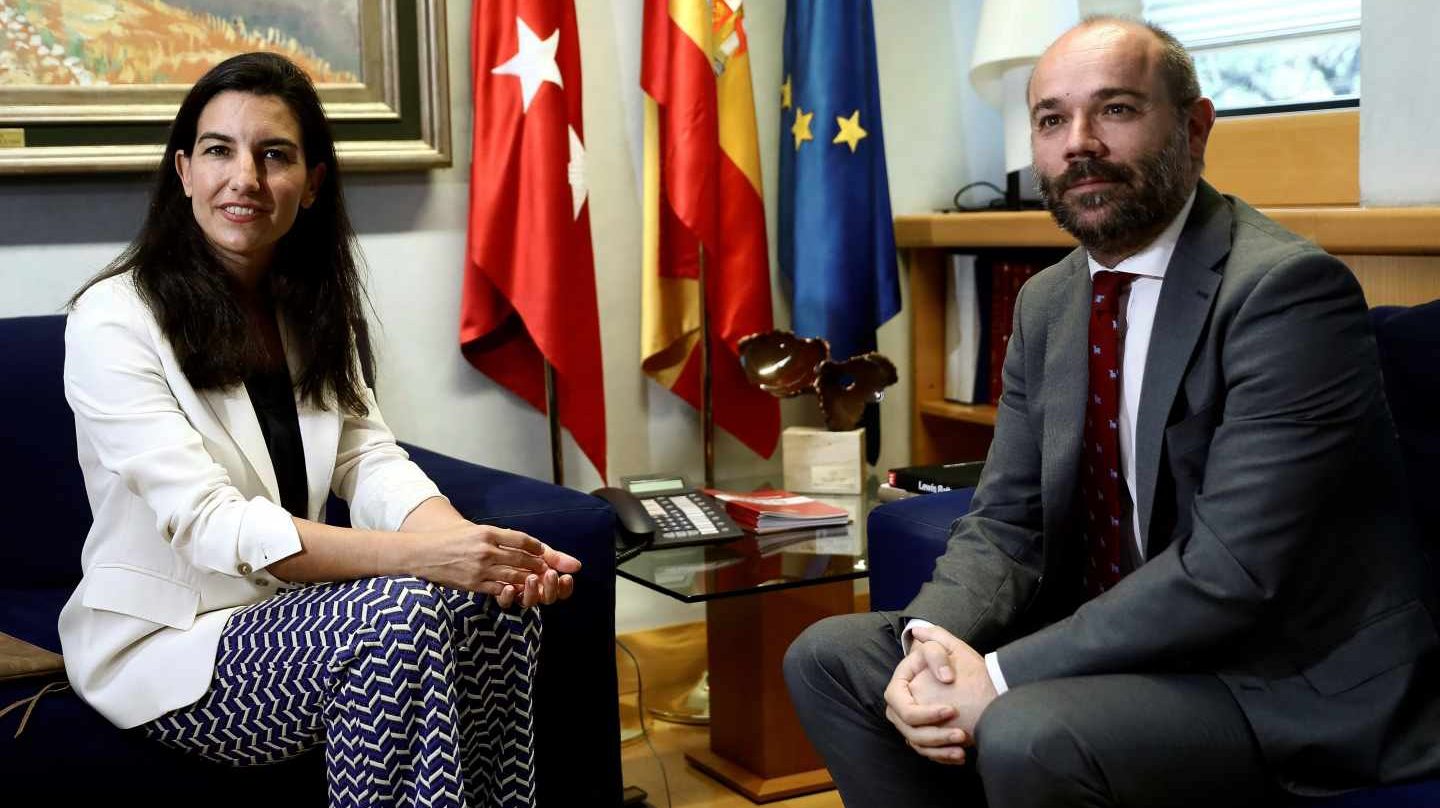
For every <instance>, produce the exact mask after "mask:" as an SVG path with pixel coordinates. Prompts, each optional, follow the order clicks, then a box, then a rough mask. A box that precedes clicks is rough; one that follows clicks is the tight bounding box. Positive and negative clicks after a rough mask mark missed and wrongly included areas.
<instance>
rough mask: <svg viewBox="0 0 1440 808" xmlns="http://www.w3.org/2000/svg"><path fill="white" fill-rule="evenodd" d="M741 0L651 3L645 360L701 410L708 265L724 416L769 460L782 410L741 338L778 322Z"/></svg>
mask: <svg viewBox="0 0 1440 808" xmlns="http://www.w3.org/2000/svg"><path fill="white" fill-rule="evenodd" d="M742 2H743V0H711V2H706V0H645V29H644V51H643V53H642V57H641V67H640V85H641V87H642V88H643V89H644V90H645V93H646V95H647V97H646V99H645V171H644V199H645V203H644V210H645V226H644V251H645V258H644V265H643V279H642V282H641V294H642V303H641V330H640V350H641V354H640V355H641V366H642V367H643V368H644V370H645V373H646V374H647V375H649V376H650V377H651V378H652V379H654V380H655V381H656V382H657V383H658V384H660V385H662V386H664V387H665V388H667V389H669V390H670V391H671V392H673V393H675V394H676V395H678V396H680V397H681V398H682V399H684V400H685V401H687V402H689V403H690V405H691V406H693V407H696V408H697V409H698V408H699V407H700V377H701V367H700V351H699V350H698V348H699V342H700V284H699V279H700V260H701V250H702V248H703V251H704V261H705V283H706V301H707V305H708V308H709V315H710V338H711V342H710V361H711V367H712V373H713V410H714V413H715V423H717V424H719V425H720V427H721V428H723V429H725V430H726V431H728V432H729V433H730V434H732V435H734V436H735V437H737V438H739V439H740V441H741V442H743V443H744V444H745V445H746V446H748V447H750V449H751V450H753V451H754V452H756V453H757V454H760V455H761V456H763V457H769V456H770V455H771V454H773V453H774V451H775V445H776V443H777V441H778V440H779V435H780V405H779V402H778V401H776V400H775V399H774V398H773V397H771V396H770V395H769V394H768V393H765V392H763V391H761V390H759V389H758V388H755V387H753V386H751V385H750V384H749V383H748V382H747V381H746V380H745V376H744V373H743V372H742V370H741V368H740V360H739V352H738V348H737V345H738V343H739V341H740V340H741V339H742V338H743V337H745V336H748V335H750V334H754V333H757V332H760V331H768V330H770V328H771V327H772V324H773V320H772V315H771V302H770V266H769V252H768V250H767V247H766V243H765V206H764V201H763V195H762V192H761V185H760V148H759V143H758V140H757V137H756V128H755V98H754V94H753V92H752V90H751V85H750V53H749V48H748V43H747V42H746V35H745V15H744V9H743V7H742Z"/></svg>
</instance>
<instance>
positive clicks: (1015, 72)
mask: <svg viewBox="0 0 1440 808" xmlns="http://www.w3.org/2000/svg"><path fill="white" fill-rule="evenodd" d="M1079 21H1080V11H1079V8H1078V6H1077V3H1076V0H985V5H984V6H983V7H982V8H981V10H980V29H979V31H978V32H977V34H976V37H975V56H974V58H973V59H972V60H971V63H970V83H971V84H973V85H975V91H976V92H978V93H979V94H980V97H981V98H983V99H985V102H986V103H988V104H989V105H990V106H992V107H995V108H997V109H999V110H1000V112H1001V115H1002V117H1003V118H1004V121H1005V206H1006V207H1007V208H1010V209H1011V210H1018V209H1019V208H1021V207H1022V204H1021V201H1020V172H1021V171H1023V170H1025V169H1026V168H1029V167H1030V163H1031V157H1030V109H1029V106H1030V105H1029V103H1028V101H1027V100H1026V98H1025V85H1026V83H1027V82H1028V81H1029V80H1030V71H1031V70H1032V69H1033V68H1034V66H1035V62H1036V60H1038V59H1039V58H1040V54H1041V53H1043V52H1044V51H1045V49H1046V48H1047V47H1049V46H1050V43H1051V42H1054V41H1055V38H1056V37H1058V36H1060V35H1061V34H1062V33H1064V32H1065V31H1067V30H1069V29H1070V28H1072V27H1073V26H1074V25H1075V24H1076V23H1078V22H1079Z"/></svg>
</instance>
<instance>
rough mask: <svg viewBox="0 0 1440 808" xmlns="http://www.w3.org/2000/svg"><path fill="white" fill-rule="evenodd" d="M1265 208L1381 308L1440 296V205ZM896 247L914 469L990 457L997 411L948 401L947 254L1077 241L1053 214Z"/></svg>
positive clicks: (920, 228) (992, 219)
mask: <svg viewBox="0 0 1440 808" xmlns="http://www.w3.org/2000/svg"><path fill="white" fill-rule="evenodd" d="M1262 210H1263V211H1264V212H1265V214H1266V215H1268V216H1270V217H1271V218H1273V219H1275V220H1276V221H1278V222H1279V223H1281V224H1282V225H1284V226H1285V227H1288V228H1289V229H1291V230H1293V231H1295V232H1297V233H1299V234H1301V235H1303V236H1305V237H1306V238H1309V239H1311V240H1313V241H1315V242H1316V243H1317V244H1319V245H1320V246H1322V247H1324V248H1325V249H1326V250H1328V251H1330V252H1331V253H1333V254H1334V255H1336V256H1337V257H1339V258H1340V259H1341V260H1343V261H1344V262H1345V263H1346V264H1347V265H1348V266H1349V267H1350V269H1351V270H1352V271H1353V272H1354V273H1355V275H1356V277H1357V279H1359V281H1360V285H1361V287H1362V288H1364V290H1365V297H1366V299H1367V300H1368V301H1369V303H1370V305H1372V306H1377V305H1390V304H1399V305H1413V304H1415V303H1422V302H1425V301H1428V300H1434V299H1436V298H1440V207H1415V208H1361V207H1354V206H1326V205H1317V206H1309V207H1267V208H1262ZM895 241H896V246H898V247H899V248H900V249H901V250H902V252H903V254H904V255H905V258H906V263H907V265H908V268H909V271H910V306H911V323H912V327H911V343H910V348H911V365H910V367H911V374H912V381H913V385H914V389H913V393H912V402H913V403H912V413H911V430H910V455H911V459H910V462H911V463H913V464H917V465H919V464H928V463H943V462H958V461H962V460H981V459H984V457H985V452H986V451H987V450H988V449H989V447H990V436H991V433H992V431H993V429H994V426H995V408H994V407H993V406H981V405H970V404H957V403H954V402H951V401H946V400H945V397H944V390H945V361H944V345H945V270H946V256H947V255H949V254H950V253H952V252H965V251H970V250H979V249H997V248H999V249H1004V248H1015V249H1028V248H1036V247H1051V248H1055V247H1060V248H1064V247H1074V246H1075V242H1074V240H1073V239H1071V238H1070V236H1069V235H1068V234H1067V233H1065V232H1064V231H1062V230H1060V229H1059V228H1058V227H1056V226H1055V224H1054V222H1053V221H1052V220H1051V219H1050V216H1049V214H1048V213H1045V212H1044V211H1017V212H994V213H988V212H987V213H936V214H921V215H912V216H898V217H896V219H895Z"/></svg>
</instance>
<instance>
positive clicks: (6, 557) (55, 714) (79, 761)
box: [0, 316, 621, 808]
mask: <svg viewBox="0 0 1440 808" xmlns="http://www.w3.org/2000/svg"><path fill="white" fill-rule="evenodd" d="M64 328H65V319H64V317H62V316H46V317H20V318H10V319H0V469H3V472H0V473H3V475H4V483H3V485H0V512H3V513H4V514H5V524H4V527H3V528H0V632H3V633H6V634H9V635H11V636H14V637H18V638H20V639H22V640H25V641H26V642H29V643H32V644H34V645H37V646H40V647H42V648H47V649H50V650H53V651H57V652H58V651H59V650H60V641H59V637H58V634H57V630H56V619H57V617H58V615H59V613H60V607H61V606H62V605H63V604H64V603H65V600H66V598H68V597H69V595H70V592H71V590H73V589H74V587H75V585H76V583H78V581H79V579H80V548H81V545H82V544H83V543H84V540H85V534H86V531H87V530H88V529H89V526H90V509H89V505H88V503H87V501H86V498H85V488H84V484H83V482H82V480H81V476H80V467H79V464H78V461H77V460H76V450H75V427H74V422H73V420H72V418H71V415H70V410H69V408H68V406H67V405H66V403H65V399H64V395H63V390H62V383H61V365H62V362H63V360H64V342H63V334H64ZM406 449H407V450H409V451H410V452H411V457H412V458H413V459H414V460H415V462H417V463H418V464H419V465H420V466H421V467H422V468H423V469H425V471H426V473H428V474H429V475H430V476H431V478H432V479H434V480H435V482H436V483H437V484H438V485H439V486H440V489H441V490H442V491H444V492H445V493H446V495H447V496H449V497H450V499H451V501H452V502H453V503H454V504H455V506H456V507H457V508H459V510H460V511H461V512H462V513H464V514H465V515H466V516H468V517H469V518H471V519H473V520H476V521H480V522H490V523H495V524H503V525H505V526H506V527H510V528H515V529H518V530H524V531H526V532H528V533H531V534H533V535H535V536H538V537H540V538H542V539H544V540H545V541H547V542H549V543H550V544H552V545H554V546H555V547H558V548H559V549H561V550H564V551H565V552H568V553H571V554H572V555H575V556H577V557H578V558H579V559H580V560H581V561H582V562H583V563H584V569H583V571H582V572H581V573H580V574H579V576H578V580H577V582H576V587H575V595H574V597H572V598H571V599H570V600H568V601H565V602H563V603H560V604H556V605H555V606H551V607H547V608H546V610H545V636H544V644H543V646H542V650H541V658H540V670H539V674H538V682H537V685H536V687H537V699H536V702H537V706H536V710H537V716H536V743H537V745H538V750H537V764H536V765H537V772H538V776H539V795H540V800H539V802H540V805H541V806H545V807H546V808H549V806H556V807H557V808H567V807H568V806H605V805H619V804H620V792H621V776H620V746H619V732H620V719H619V712H618V700H617V684H616V674H615V644H614V641H615V557H614V544H613V522H614V512H613V511H612V510H611V509H610V506H609V505H608V504H606V503H604V502H603V501H601V500H599V499H596V498H595V497H591V496H589V495H587V494H583V493H580V492H577V491H572V490H569V489H566V488H561V487H558V486H554V485H551V484H549V483H544V482H539V481H536V480H532V479H529V478H526V477H520V476H517V475H514V474H508V473H505V472H502V471H496V470H494V469H488V468H484V467H482V466H477V465H473V464H471V463H466V462H463V461H460V460H456V459H454V458H450V457H446V456H444V455H440V454H436V453H435V452H430V451H426V450H424V449H420V448H417V447H413V446H407V447H406ZM327 518H328V519H329V521H331V522H332V523H335V524H342V525H343V524H346V523H347V520H348V512H347V510H346V508H345V507H344V503H343V502H340V501H338V500H334V499H332V500H331V503H330V506H329V507H328V508H327ZM56 680H60V681H63V676H60V677H54V676H52V677H45V678H28V679H14V680H6V681H0V709H3V708H4V707H5V706H6V705H8V704H11V703H13V702H15V701H17V700H20V699H23V698H27V697H30V696H33V695H34V694H35V693H36V692H37V691H39V690H40V689H41V688H42V687H43V686H44V685H45V684H46V683H47V682H52V681H56ZM23 712H24V711H23V709H21V710H14V711H11V712H10V713H9V714H8V715H6V716H4V718H3V719H0V795H3V797H0V802H3V803H4V804H6V805H15V806H19V805H31V804H34V805H39V804H42V802H41V800H43V801H44V802H43V804H47V805H114V804H131V803H135V804H141V805H149V806H157V807H158V806H169V805H181V804H202V805H205V806H206V808H218V806H228V805H235V806H240V805H244V806H254V805H255V804H257V802H258V803H260V804H282V805H317V806H318V805H324V804H325V771H324V762H323V759H322V757H321V755H320V754H319V753H318V751H317V752H312V753H309V754H306V755H303V756H301V757H299V758H297V759H295V760H293V761H288V762H286V763H283V764H279V765H276V766H268V767H263V768H258V769H254V768H251V769H231V768H226V767H222V766H218V765H213V764H210V763H206V762H203V761H199V760H195V759H192V758H188V757H184V756H182V755H179V754H176V753H172V752H170V751H168V750H166V749H164V748H162V747H160V746H158V745H156V744H154V743H153V742H151V741H149V740H147V739H145V738H143V737H140V736H138V735H137V734H136V733H134V732H133V731H131V732H126V731H121V730H118V729H116V728H115V727H114V726H112V725H111V724H109V723H108V722H106V721H105V720H104V719H103V718H101V717H100V716H99V715H98V714H97V713H95V712H94V711H93V710H91V709H90V708H89V706H87V705H86V704H85V703H84V702H82V701H80V699H79V698H78V697H76V696H75V694H74V693H73V692H70V691H68V690H65V691H62V692H58V693H56V692H52V693H47V694H46V695H44V696H43V697H41V698H39V699H37V700H36V701H35V702H34V710H33V713H32V714H31V715H30V716H29V720H28V722H27V724H26V726H25V729H24V731H23V732H22V733H21V734H20V735H19V737H12V736H13V735H14V733H15V731H16V728H17V726H18V724H19V721H20V718H21V715H22V714H23Z"/></svg>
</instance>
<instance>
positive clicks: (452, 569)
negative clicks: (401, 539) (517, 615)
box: [415, 522, 580, 609]
mask: <svg viewBox="0 0 1440 808" xmlns="http://www.w3.org/2000/svg"><path fill="white" fill-rule="evenodd" d="M421 536H422V537H423V540H422V541H420V542H417V544H418V545H419V546H418V547H417V550H419V556H420V557H419V558H418V559H417V561H418V563H417V565H416V568H415V574H416V575H418V576H419V577H421V578H424V579H426V580H428V581H432V582H434V583H437V584H440V585H442V586H449V587H452V588H455V589H465V590H469V591H471V592H479V593H481V594H485V595H490V596H492V597H494V598H495V601H496V603H498V604H499V605H500V606H501V607H502V608H506V609H508V608H510V607H511V606H512V605H515V604H517V603H518V604H520V605H521V606H523V607H525V608H529V607H531V606H536V605H549V604H552V603H555V602H556V601H560V600H564V599H566V598H568V597H570V594H571V592H573V591H574V589H575V578H574V575H573V573H575V572H578V571H579V570H580V561H579V560H578V559H576V558H575V557H574V556H571V555H568V554H566V553H562V552H560V551H559V550H556V549H554V548H553V547H550V546H549V545H547V544H545V543H544V542H542V541H540V540H539V539H537V538H535V537H534V536H530V535H528V534H526V533H522V532H520V531H518V530H507V529H505V528H501V527H494V526H492V525H477V524H473V523H470V522H466V523H464V524H461V525H455V526H453V527H446V528H442V529H439V530H433V531H427V532H426V533H423V534H421ZM417 538H418V537H417Z"/></svg>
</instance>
